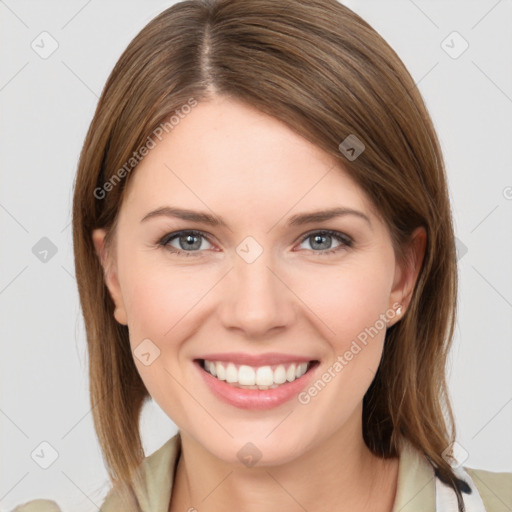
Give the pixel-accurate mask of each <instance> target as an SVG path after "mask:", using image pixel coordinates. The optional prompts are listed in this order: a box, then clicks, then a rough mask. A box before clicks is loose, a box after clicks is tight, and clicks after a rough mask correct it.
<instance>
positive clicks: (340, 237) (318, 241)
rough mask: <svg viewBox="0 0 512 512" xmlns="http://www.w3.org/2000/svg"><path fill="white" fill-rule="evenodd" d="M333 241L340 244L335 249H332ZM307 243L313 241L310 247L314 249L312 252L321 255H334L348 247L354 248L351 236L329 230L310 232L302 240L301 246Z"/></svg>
mask: <svg viewBox="0 0 512 512" xmlns="http://www.w3.org/2000/svg"><path fill="white" fill-rule="evenodd" d="M333 239H335V240H336V241H338V242H339V245H338V246H336V247H335V248H334V249H332V248H331V246H332V240H333ZM306 241H311V242H310V246H311V247H312V248H313V249H312V250H313V251H314V252H318V253H319V254H332V253H334V252H338V251H340V250H342V249H344V248H346V247H352V244H353V240H352V239H351V238H350V237H349V236H347V235H345V234H344V233H340V232H339V231H331V230H329V229H327V230H322V231H313V232H309V233H308V234H306V235H305V236H304V237H303V238H302V241H301V244H303V243H304V242H306ZM316 249H320V250H316Z"/></svg>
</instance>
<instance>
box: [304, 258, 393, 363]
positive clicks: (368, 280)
mask: <svg viewBox="0 0 512 512" xmlns="http://www.w3.org/2000/svg"><path fill="white" fill-rule="evenodd" d="M322 274H323V275H322ZM392 277H393V275H392V267H391V265H390V261H387V260H386V259H381V260H379V259H376V258H374V259H373V260H372V261H358V262H357V264H356V263H354V264H348V265H344V266H341V265H340V267H339V268H337V269H336V268H335V267H330V268H326V269H322V271H321V272H318V273H316V274H315V273H311V274H310V277H309V278H308V279H305V280H302V281H301V283H302V284H301V285H300V287H299V286H298V284H297V287H296V288H295V290H298V293H297V295H299V296H300V297H301V298H302V297H303V298H304V299H303V300H304V302H305V303H306V304H307V305H308V307H309V308H310V309H311V310H312V311H313V312H314V313H315V314H316V315H317V317H318V319H319V320H321V321H322V323H323V324H324V325H325V326H326V330H325V332H326V337H327V338H328V339H329V342H330V344H331V348H332V349H333V350H334V351H335V352H336V353H340V352H344V351H345V350H347V349H348V347H349V346H350V344H351V342H352V341H353V340H354V339H357V338H358V336H359V337H360V338H364V333H365V332H367V331H368V330H371V332H372V333H373V334H374V337H375V338H376V337H377V335H375V331H374V328H376V329H377V330H378V331H379V335H378V336H379V337H380V338H382V337H383V335H384V334H385V323H383V320H382V315H384V314H385V312H386V310H387V308H388V303H389V295H390V291H391V285H392ZM317 323H318V321H317ZM360 335H361V336H360Z"/></svg>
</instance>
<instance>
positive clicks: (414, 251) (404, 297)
mask: <svg viewBox="0 0 512 512" xmlns="http://www.w3.org/2000/svg"><path fill="white" fill-rule="evenodd" d="M426 244H427V233H426V231H425V228H423V227H418V228H416V229H415V230H414V232H413V233H412V235H411V238H410V240H409V243H408V244H407V246H406V247H404V258H403V261H397V262H396V265H395V279H394V282H393V289H392V291H391V295H390V297H389V307H390V308H393V309H396V305H397V304H400V305H401V307H402V311H401V314H400V317H402V316H403V314H404V313H405V311H406V309H407V307H408V306H409V303H410V302H411V298H412V294H413V291H414V286H415V284H416V281H417V279H418V275H419V272H420V269H421V265H422V263H423V258H424V256H425V247H426ZM393 305H394V306H395V307H393ZM397 316H398V315H397ZM399 319H400V318H397V321H398V320H399Z"/></svg>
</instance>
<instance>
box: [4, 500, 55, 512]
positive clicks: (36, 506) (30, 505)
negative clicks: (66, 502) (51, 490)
mask: <svg viewBox="0 0 512 512" xmlns="http://www.w3.org/2000/svg"><path fill="white" fill-rule="evenodd" d="M11 512H62V511H61V509H60V508H59V506H58V505H57V503H55V501H52V500H32V501H27V503H23V504H22V505H18V506H17V507H16V508H15V509H13V510H12V511H11Z"/></svg>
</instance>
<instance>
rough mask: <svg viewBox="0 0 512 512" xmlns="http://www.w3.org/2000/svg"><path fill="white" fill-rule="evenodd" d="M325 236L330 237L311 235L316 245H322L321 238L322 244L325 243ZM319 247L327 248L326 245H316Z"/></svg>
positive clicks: (328, 236)
mask: <svg viewBox="0 0 512 512" xmlns="http://www.w3.org/2000/svg"><path fill="white" fill-rule="evenodd" d="M327 238H330V235H314V236H313V240H314V242H313V245H316V244H319V245H322V240H324V242H323V243H324V244H325V240H327ZM318 248H320V249H327V248H328V247H317V249H318Z"/></svg>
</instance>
